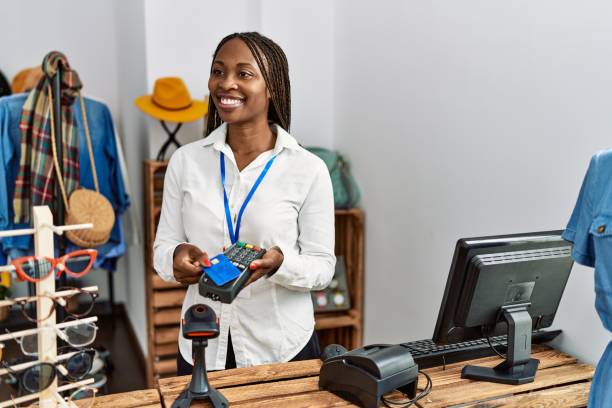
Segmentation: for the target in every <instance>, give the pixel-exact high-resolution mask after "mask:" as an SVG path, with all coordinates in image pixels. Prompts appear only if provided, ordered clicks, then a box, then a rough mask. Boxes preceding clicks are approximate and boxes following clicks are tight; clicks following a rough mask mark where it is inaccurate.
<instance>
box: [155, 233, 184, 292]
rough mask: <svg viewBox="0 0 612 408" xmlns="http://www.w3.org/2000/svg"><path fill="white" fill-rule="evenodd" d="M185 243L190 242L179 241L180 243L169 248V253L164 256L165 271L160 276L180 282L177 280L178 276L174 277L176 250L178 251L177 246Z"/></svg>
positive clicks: (163, 268)
mask: <svg viewBox="0 0 612 408" xmlns="http://www.w3.org/2000/svg"><path fill="white" fill-rule="evenodd" d="M183 244H188V242H179V243H178V244H176V245H174V246H171V247H170V248H168V253H167V254H166V256H165V258H164V265H163V267H162V272H163V273H160V274H159V276H160V277H161V278H162V279H163V280H165V281H166V282H176V283H179V281H177V280H176V278H175V277H174V251H176V248H177V247H178V246H179V245H183Z"/></svg>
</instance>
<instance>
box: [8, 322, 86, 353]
mask: <svg viewBox="0 0 612 408" xmlns="http://www.w3.org/2000/svg"><path fill="white" fill-rule="evenodd" d="M6 332H7V333H10V332H9V331H8V330H6ZM97 332H98V326H96V324H95V323H81V324H77V325H75V326H69V327H66V328H63V329H58V328H57V327H55V326H50V327H42V328H40V329H39V331H38V333H34V334H28V335H26V336H23V337H21V338H16V339H15V341H16V342H17V343H18V344H19V346H20V347H21V352H22V353H23V354H25V355H26V356H37V355H38V337H39V336H42V337H44V336H49V335H57V336H58V337H59V338H60V339H61V340H63V341H64V342H65V343H66V344H68V345H69V346H70V347H74V348H81V347H85V346H89V345H90V344H91V343H93V342H94V340H95V339H96V334H97ZM45 351H48V350H45ZM0 352H1V350H0ZM0 355H1V354H0Z"/></svg>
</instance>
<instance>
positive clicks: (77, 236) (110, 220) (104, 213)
mask: <svg viewBox="0 0 612 408" xmlns="http://www.w3.org/2000/svg"><path fill="white" fill-rule="evenodd" d="M49 95H51V89H49ZM79 100H80V103H81V114H82V115H83V125H84V127H85V138H86V139H87V151H88V152H89V160H90V162H91V170H92V173H93V181H94V186H95V188H96V191H93V190H89V189H86V188H78V189H76V190H74V191H73V192H72V193H71V194H70V198H67V195H66V189H65V187H64V179H63V178H62V172H61V170H60V166H59V163H58V159H57V147H56V144H55V123H54V118H53V108H51V109H50V112H51V116H50V117H51V146H52V149H53V166H54V167H55V173H56V175H57V178H58V181H59V186H60V190H61V192H62V200H63V201H64V206H65V210H66V217H65V220H66V225H71V224H87V223H91V224H93V228H91V229H81V230H72V231H66V237H67V238H68V239H69V240H70V242H72V243H73V244H75V245H78V246H80V247H82V248H93V247H96V246H99V245H102V244H104V243H106V242H107V241H108V239H109V238H110V234H111V230H112V229H113V225H114V224H115V211H114V210H113V206H112V205H111V203H110V202H109V201H108V200H107V199H106V197H104V196H103V195H102V194H100V187H99V185H98V174H97V172H96V162H95V160H94V155H93V148H92V146H91V135H90V133H89V124H88V122H87V113H86V112H85V103H84V102H83V96H82V95H81V93H80V92H79ZM49 105H50V106H51V107H52V106H53V102H52V100H51V99H50V104H49Z"/></svg>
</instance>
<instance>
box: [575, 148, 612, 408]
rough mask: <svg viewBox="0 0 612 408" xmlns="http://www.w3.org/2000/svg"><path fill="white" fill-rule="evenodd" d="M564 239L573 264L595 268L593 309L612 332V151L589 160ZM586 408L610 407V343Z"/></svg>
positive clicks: (599, 365) (596, 375)
mask: <svg viewBox="0 0 612 408" xmlns="http://www.w3.org/2000/svg"><path fill="white" fill-rule="evenodd" d="M563 238H565V239H566V240H568V241H571V242H573V243H574V247H573V249H572V256H573V258H574V260H575V261H576V262H578V263H579V264H582V265H585V266H589V267H592V268H595V308H596V309H597V313H598V314H599V317H600V319H601V322H602V323H603V325H604V327H605V328H606V329H607V330H608V331H610V332H612V150H606V151H602V152H599V153H597V154H596V155H595V156H593V158H592V159H591V163H590V165H589V169H588V171H587V174H586V176H585V177H584V181H583V183H582V187H581V189H580V193H579V195H578V201H577V202H576V207H575V208H574V211H573V213H572V216H571V217H570V220H569V223H568V225H567V229H566V230H565V232H564V233H563ZM589 407H594V408H599V407H612V342H610V343H609V344H608V346H607V347H606V350H605V351H604V354H603V356H602V357H601V359H600V360H599V363H598V364H597V370H596V371H595V376H594V377H593V383H592V385H591V394H590V397H589Z"/></svg>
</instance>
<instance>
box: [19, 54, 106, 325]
mask: <svg viewBox="0 0 612 408" xmlns="http://www.w3.org/2000/svg"><path fill="white" fill-rule="evenodd" d="M63 69H64V68H63V67H62V64H57V71H56V73H55V76H54V77H53V81H52V82H53V86H52V88H51V92H52V93H53V106H52V107H51V108H52V109H53V115H54V116H53V117H54V118H55V134H56V135H59V136H58V137H56V138H55V139H56V142H55V144H56V150H57V162H58V163H59V165H60V166H61V165H62V164H63V157H64V156H63V142H64V141H63V139H62V134H63V133H62V121H63V118H62V71H63ZM54 191H55V192H56V194H55V208H56V210H55V217H56V219H57V224H58V225H63V224H64V214H65V211H66V209H65V208H64V201H63V200H62V196H61V194H59V193H58V192H59V191H60V186H59V180H56V181H55V190H54ZM57 243H58V250H59V252H60V253H64V252H65V251H66V240H65V239H64V237H62V236H61V235H60V236H59V237H58V242H57ZM107 274H108V275H107V276H108V292H109V294H108V295H109V301H110V306H111V315H113V316H114V314H115V277H114V275H113V272H111V271H108V272H107ZM60 284H61V286H66V276H65V275H62V276H60ZM30 294H31V293H30Z"/></svg>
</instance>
